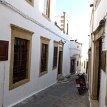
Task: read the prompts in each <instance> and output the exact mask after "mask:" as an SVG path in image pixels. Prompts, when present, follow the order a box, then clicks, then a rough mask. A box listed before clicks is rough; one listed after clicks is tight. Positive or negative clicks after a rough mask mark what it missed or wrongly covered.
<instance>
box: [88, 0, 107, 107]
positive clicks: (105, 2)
mask: <svg viewBox="0 0 107 107" xmlns="http://www.w3.org/2000/svg"><path fill="white" fill-rule="evenodd" d="M104 17H105V18H106V20H107V0H101V1H100V4H99V5H98V7H97V9H96V10H95V11H94V26H93V29H91V33H92V30H93V31H95V30H96V28H97V27H98V25H99V22H100V20H102V19H103V18H104ZM91 24H92V23H91ZM91 42H92V41H91ZM103 42H104V43H103V46H102V48H103V49H102V50H103V51H107V21H106V26H105V38H104V40H103ZM91 45H92V56H91V58H92V59H93V54H94V51H93V47H94V46H93V43H92V44H91ZM106 61H107V59H106ZM91 66H92V67H91V86H90V87H91V89H92V77H93V62H92V63H91ZM106 68H107V65H106ZM106 72H107V70H106ZM106 74H107V73H105V72H104V71H102V70H101V79H100V84H101V85H100V100H99V105H100V106H99V107H106V106H105V95H106V92H105V91H106V78H107V75H106Z"/></svg>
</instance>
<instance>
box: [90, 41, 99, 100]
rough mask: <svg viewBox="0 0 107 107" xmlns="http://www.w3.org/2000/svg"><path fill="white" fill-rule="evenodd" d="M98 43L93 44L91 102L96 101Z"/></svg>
mask: <svg viewBox="0 0 107 107" xmlns="http://www.w3.org/2000/svg"><path fill="white" fill-rule="evenodd" d="M98 47H99V41H95V42H94V58H93V64H94V65H93V78H92V79H93V80H92V95H91V98H92V99H93V100H97V91H98V90H97V86H98V70H99V69H98V66H99V50H98V49H99V48H98Z"/></svg>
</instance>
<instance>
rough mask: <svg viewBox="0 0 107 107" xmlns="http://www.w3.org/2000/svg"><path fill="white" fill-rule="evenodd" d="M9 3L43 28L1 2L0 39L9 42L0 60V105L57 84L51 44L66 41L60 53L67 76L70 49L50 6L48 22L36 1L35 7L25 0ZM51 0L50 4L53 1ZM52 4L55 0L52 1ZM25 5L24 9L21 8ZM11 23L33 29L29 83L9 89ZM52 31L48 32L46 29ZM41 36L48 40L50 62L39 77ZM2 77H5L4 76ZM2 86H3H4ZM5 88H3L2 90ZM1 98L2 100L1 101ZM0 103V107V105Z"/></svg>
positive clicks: (9, 103) (16, 100) (10, 0)
mask: <svg viewBox="0 0 107 107" xmlns="http://www.w3.org/2000/svg"><path fill="white" fill-rule="evenodd" d="M6 1H7V2H8V3H9V4H11V5H12V6H14V7H16V8H17V9H18V10H20V11H21V12H23V13H24V14H25V15H27V16H29V17H30V18H33V19H34V20H36V21H37V22H39V23H40V24H42V25H43V26H45V27H46V28H43V27H41V26H39V25H37V24H36V23H34V22H33V21H31V20H29V19H26V18H25V17H23V16H22V15H21V14H19V13H17V12H15V11H13V10H12V9H11V8H9V7H7V6H5V5H3V4H1V3H0V25H1V26H0V40H7V41H9V50H8V60H7V61H5V62H0V104H1V105H2V103H3V105H4V107H8V106H11V105H14V104H16V103H18V102H20V101H22V100H23V99H25V98H27V97H29V96H30V95H32V94H34V93H37V92H39V91H41V90H43V89H45V88H47V87H49V86H51V85H53V84H54V83H56V81H57V80H56V78H57V69H55V70H52V64H53V45H54V44H53V43H54V40H55V41H60V40H63V41H66V43H65V44H64V50H63V52H64V55H63V69H62V72H63V74H64V75H67V74H68V73H69V71H70V52H69V44H70V43H69V40H70V37H69V36H68V35H64V34H63V35H61V31H60V30H59V29H58V28H57V27H56V26H54V24H53V21H54V16H55V14H54V13H55V10H54V8H55V7H54V6H53V7H54V8H53V9H52V8H51V11H52V12H51V18H50V19H52V22H51V21H48V20H47V19H46V18H44V17H43V16H42V13H40V10H39V2H38V0H36V1H35V6H34V7H32V6H31V5H29V4H28V3H27V2H26V1H25V0H22V1H20V2H19V1H17V0H14V1H13V0H6ZM52 3H53V4H52ZM51 4H52V5H55V1H52V2H51ZM23 7H24V8H23ZM10 24H14V25H17V26H19V27H22V28H24V29H27V30H30V31H32V32H34V34H33V36H32V52H31V69H30V82H28V83H26V84H24V85H21V86H19V87H17V88H15V89H13V90H9V72H10V54H11V27H10ZM49 30H51V31H49ZM40 36H43V37H46V38H49V39H50V43H49V60H48V61H49V62H48V73H47V74H45V75H43V76H41V77H39V67H40ZM4 77H5V79H4ZM3 86H4V88H3ZM3 89H4V90H3ZM2 99H3V100H2ZM1 105H0V107H1Z"/></svg>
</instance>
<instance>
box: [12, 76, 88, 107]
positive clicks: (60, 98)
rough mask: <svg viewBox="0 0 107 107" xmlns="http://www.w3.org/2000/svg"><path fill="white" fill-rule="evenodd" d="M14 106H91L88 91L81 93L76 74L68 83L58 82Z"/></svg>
mask: <svg viewBox="0 0 107 107" xmlns="http://www.w3.org/2000/svg"><path fill="white" fill-rule="evenodd" d="M14 107H89V101H88V93H85V94H84V95H79V94H78V92H77V89H76V87H75V76H73V77H71V78H70V80H69V82H67V83H57V84H55V85H53V86H51V87H50V88H48V89H46V90H44V91H42V92H40V93H38V94H36V95H33V96H32V97H30V98H28V99H26V100H25V101H23V102H21V103H19V104H17V105H16V106H14Z"/></svg>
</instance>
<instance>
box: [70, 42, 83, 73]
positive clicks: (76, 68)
mask: <svg viewBox="0 0 107 107" xmlns="http://www.w3.org/2000/svg"><path fill="white" fill-rule="evenodd" d="M81 50H82V44H81V43H79V42H77V41H76V40H70V65H71V66H70V73H71V74H74V73H80V72H81Z"/></svg>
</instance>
